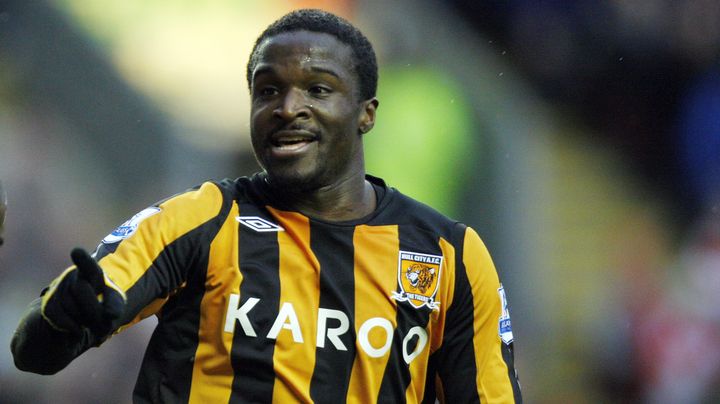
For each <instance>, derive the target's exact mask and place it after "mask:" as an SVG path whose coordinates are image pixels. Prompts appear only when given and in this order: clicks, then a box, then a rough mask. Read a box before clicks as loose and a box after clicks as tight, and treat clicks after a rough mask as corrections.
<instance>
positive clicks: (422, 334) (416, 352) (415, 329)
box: [403, 325, 428, 365]
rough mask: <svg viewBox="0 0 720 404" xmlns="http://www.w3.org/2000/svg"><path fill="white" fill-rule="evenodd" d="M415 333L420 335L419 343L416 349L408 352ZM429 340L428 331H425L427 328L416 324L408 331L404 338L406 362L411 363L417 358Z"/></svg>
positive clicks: (404, 357)
mask: <svg viewBox="0 0 720 404" xmlns="http://www.w3.org/2000/svg"><path fill="white" fill-rule="evenodd" d="M415 335H417V336H418V342H417V345H416V346H415V350H413V351H412V352H410V353H409V354H408V353H407V350H408V344H409V343H410V340H411V339H412V337H414V336H415ZM427 340H428V335H427V331H425V329H424V328H422V327H419V326H417V325H416V326H415V327H413V328H411V329H410V331H408V333H407V335H406V336H405V338H403V359H405V363H407V364H408V365H409V364H410V362H412V361H413V360H414V359H415V358H417V356H418V355H420V353H421V352H422V350H423V349H424V348H425V345H426V344H427Z"/></svg>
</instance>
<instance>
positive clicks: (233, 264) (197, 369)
mask: <svg viewBox="0 0 720 404" xmlns="http://www.w3.org/2000/svg"><path fill="white" fill-rule="evenodd" d="M237 214H238V207H237V204H233V207H232V209H231V211H230V215H229V216H228V217H227V220H226V221H225V223H224V224H223V227H222V228H221V229H220V232H219V233H218V235H217V236H216V238H215V240H213V242H212V244H211V245H210V261H209V262H208V269H207V277H206V280H205V296H204V297H203V299H202V303H201V306H200V313H201V317H200V331H199V345H198V348H197V350H196V352H195V362H194V365H193V372H192V374H193V376H192V386H191V388H190V399H189V402H190V403H210V402H212V403H226V402H228V401H229V399H230V391H231V387H232V381H233V369H232V364H231V362H230V350H231V347H232V339H233V334H231V333H228V332H223V328H224V325H225V324H224V322H225V316H224V315H221V314H224V313H225V312H226V310H227V308H228V298H229V296H230V294H231V293H234V294H239V292H240V282H241V280H242V277H241V276H240V273H239V272H238V270H237V262H238V248H237V247H238V246H237V243H236V237H237V226H238V222H237V220H235V217H236V216H237Z"/></svg>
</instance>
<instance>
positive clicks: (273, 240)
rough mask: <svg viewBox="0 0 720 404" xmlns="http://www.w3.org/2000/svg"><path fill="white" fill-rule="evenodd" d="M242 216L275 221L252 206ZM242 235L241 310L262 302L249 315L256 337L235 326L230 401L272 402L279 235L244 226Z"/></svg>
mask: <svg viewBox="0 0 720 404" xmlns="http://www.w3.org/2000/svg"><path fill="white" fill-rule="evenodd" d="M240 214H241V215H245V216H264V217H265V218H266V219H269V220H272V218H271V217H269V215H268V214H267V212H265V211H260V210H259V209H258V208H256V207H255V206H252V205H245V204H243V205H241V207H240ZM238 235H239V254H238V256H239V260H240V262H239V267H240V273H241V275H242V282H241V283H240V299H239V304H238V307H249V306H250V305H251V304H252V302H253V301H254V300H249V299H259V300H258V301H257V303H255V305H254V306H252V309H251V310H249V312H248V314H247V317H248V318H249V323H250V326H251V327H252V331H253V332H254V333H255V336H253V335H248V334H246V333H245V331H244V330H243V327H242V326H241V324H240V322H239V321H237V322H236V323H235V330H234V335H233V344H232V366H233V370H234V371H235V378H234V379H233V384H232V393H231V396H230V402H231V403H236V402H238V403H239V402H261V403H269V402H271V401H272V394H273V385H274V382H275V371H274V369H273V353H274V348H275V344H273V342H272V341H271V340H268V339H267V338H266V336H267V333H268V331H269V330H270V327H271V326H272V324H273V322H274V321H275V318H276V317H277V315H278V310H279V301H280V278H279V276H278V263H279V257H278V256H279V251H278V233H276V232H258V231H255V230H253V229H251V228H249V227H247V226H242V225H241V226H238ZM245 304H248V306H244V305H245Z"/></svg>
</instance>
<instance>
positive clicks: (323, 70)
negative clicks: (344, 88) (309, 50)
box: [310, 66, 340, 79]
mask: <svg viewBox="0 0 720 404" xmlns="http://www.w3.org/2000/svg"><path fill="white" fill-rule="evenodd" d="M310 70H312V71H314V72H316V73H326V74H329V75H331V76H334V77H336V78H338V79H339V78H340V75H339V74H338V73H337V72H335V70H333V69H330V68H327V67H322V66H311V67H310Z"/></svg>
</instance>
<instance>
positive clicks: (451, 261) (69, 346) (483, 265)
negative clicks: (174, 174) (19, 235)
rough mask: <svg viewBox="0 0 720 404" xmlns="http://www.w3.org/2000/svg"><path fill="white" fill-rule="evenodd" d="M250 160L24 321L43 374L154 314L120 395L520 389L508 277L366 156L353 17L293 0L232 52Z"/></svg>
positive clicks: (368, 83) (361, 42)
mask: <svg viewBox="0 0 720 404" xmlns="http://www.w3.org/2000/svg"><path fill="white" fill-rule="evenodd" d="M247 79H248V84H249V86H250V93H251V98H252V106H251V122H252V123H251V137H252V145H253V150H254V152H255V155H256V157H257V160H258V162H259V164H260V166H261V167H262V169H263V171H262V172H260V173H257V174H255V175H253V176H251V177H241V178H238V179H236V180H223V181H218V182H206V183H204V184H201V185H199V186H197V187H195V188H193V189H190V190H188V191H186V192H184V193H181V194H179V195H176V196H174V197H171V198H169V199H165V200H163V201H161V202H159V203H157V204H155V205H153V206H151V207H148V208H147V209H145V210H143V211H141V212H140V213H138V214H136V215H135V216H133V217H132V218H131V219H130V220H128V221H127V222H125V223H124V224H122V225H121V226H120V227H118V228H117V229H116V230H115V231H113V232H112V233H111V234H109V235H108V236H107V237H105V239H103V240H102V243H100V245H99V246H98V247H97V250H96V251H95V252H94V254H93V255H92V256H91V255H89V254H88V253H87V252H85V251H84V250H82V249H75V250H73V251H72V253H71V258H72V261H73V263H74V265H73V266H71V267H70V268H68V269H67V270H65V272H63V273H62V274H61V275H60V276H59V277H58V278H57V279H55V280H54V281H53V282H52V283H51V284H50V286H49V287H48V288H46V289H45V290H44V291H43V292H42V293H41V297H40V298H39V299H36V300H35V301H34V302H33V303H32V304H31V307H30V309H29V311H28V313H27V314H26V315H25V316H24V317H23V318H22V319H21V321H20V325H19V326H18V329H17V331H16V333H15V335H14V338H13V341H12V352H13V355H14V358H15V363H16V365H17V367H18V368H20V369H23V370H27V371H32V372H36V373H41V374H52V373H55V372H57V371H59V370H61V369H63V368H64V367H65V366H66V365H67V364H68V363H69V362H70V361H72V360H73V359H74V358H75V357H77V356H78V355H80V354H81V353H82V352H84V351H86V350H87V349H89V348H90V347H94V346H99V345H100V344H102V343H103V341H105V340H106V339H107V338H108V337H109V336H111V335H113V334H114V333H117V332H119V331H121V330H122V329H124V328H125V327H128V326H130V325H132V324H133V323H135V322H137V321H140V320H142V319H143V318H145V317H148V316H151V315H156V316H157V317H158V325H157V328H156V329H155V331H154V334H153V336H152V338H151V340H150V342H149V346H148V348H147V352H146V354H145V358H144V360H143V364H142V367H141V369H140V374H139V376H138V379H137V384H136V388H135V391H134V400H135V401H136V402H162V403H175V402H196V403H215V402H231V403H235V402H238V403H239V402H260V403H269V402H278V403H285V402H327V403H337V402H356V403H371V402H410V403H418V402H434V401H435V399H436V397H437V398H439V399H441V400H447V401H449V402H463V403H465V402H490V403H497V402H519V401H521V398H520V391H519V387H518V383H517V377H516V373H515V369H514V366H513V348H512V343H513V338H512V330H511V328H510V317H509V312H508V308H507V302H506V299H505V293H504V290H503V287H502V285H501V284H500V282H499V280H498V275H497V273H496V271H495V268H494V265H493V263H492V261H491V258H490V256H489V254H488V252H487V250H486V248H485V246H484V245H483V243H482V242H481V240H480V238H479V237H478V235H477V234H476V232H475V231H474V230H472V229H471V228H469V227H467V226H465V225H463V224H461V223H458V222H456V221H453V220H451V219H448V218H446V217H444V216H442V215H441V214H439V213H438V212H436V211H434V210H433V209H431V208H429V207H427V206H425V205H423V204H421V203H419V202H417V201H414V200H412V199H410V198H408V197H407V196H404V195H403V194H402V193H400V192H399V191H397V190H396V189H393V188H391V187H389V186H387V185H386V184H385V183H384V182H383V180H381V179H379V178H376V177H373V176H370V175H367V174H366V173H365V167H364V158H363V137H364V136H365V134H366V133H367V132H368V131H370V130H371V129H372V127H373V125H374V123H375V118H376V111H377V108H378V100H377V99H376V98H375V91H376V86H377V65H376V61H375V55H374V51H373V49H372V46H371V45H370V43H369V42H368V40H367V39H366V38H365V36H363V35H362V33H360V31H358V30H357V29H356V28H355V27H354V26H352V25H351V24H350V23H348V22H347V21H345V20H343V19H341V18H339V17H336V16H334V15H332V14H329V13H326V12H323V11H319V10H300V11H295V12H292V13H290V14H288V15H286V16H284V17H282V18H281V19H280V20H278V21H276V22H275V23H273V24H272V25H270V26H269V27H268V28H267V29H266V30H265V31H264V32H263V33H262V34H261V36H260V37H259V38H258V40H257V42H256V44H255V47H254V48H253V51H252V54H251V55H250V60H249V62H248V66H247Z"/></svg>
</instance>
